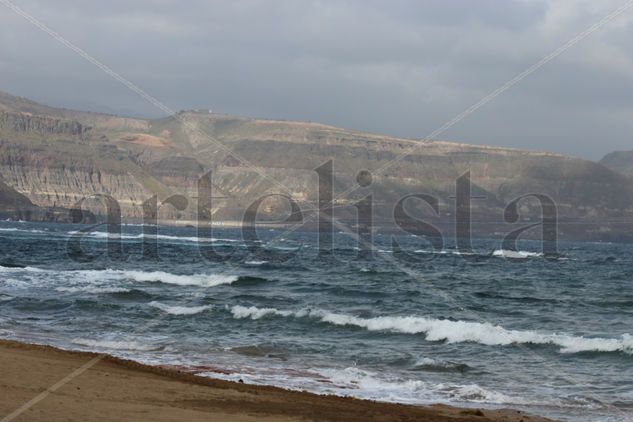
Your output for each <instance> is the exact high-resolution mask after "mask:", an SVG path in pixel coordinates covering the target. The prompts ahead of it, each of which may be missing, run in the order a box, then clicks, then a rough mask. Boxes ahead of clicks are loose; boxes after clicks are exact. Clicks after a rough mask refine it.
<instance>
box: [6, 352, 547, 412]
mask: <svg viewBox="0 0 633 422" xmlns="http://www.w3.org/2000/svg"><path fill="white" fill-rule="evenodd" d="M98 356H99V355H96V354H90V353H80V352H69V351H63V350H59V349H55V348H51V347H46V346H37V345H27V344H22V343H17V342H12V341H0V373H1V374H2V381H1V383H0V415H2V417H5V416H7V415H10V414H12V413H13V412H15V411H16V410H17V409H19V408H21V407H22V406H24V405H25V404H26V403H28V402H29V401H32V400H33V399H34V398H35V397H38V395H41V396H40V397H42V396H44V397H43V398H42V399H41V400H39V401H38V402H37V403H35V404H34V405H33V406H32V407H30V408H28V410H25V411H24V412H23V413H21V414H20V415H18V416H17V417H16V418H15V419H13V420H18V421H40V420H46V421H60V420H65V421H68V420H82V421H101V420H103V421H106V420H108V421H109V420H135V421H175V420H189V421H202V420H205V421H209V420H212V421H236V422H237V421H239V422H246V421H305V420H314V421H321V420H324V421H433V422H434V421H438V422H439V421H508V422H512V421H515V422H520V421H523V422H528V421H531V422H536V421H546V420H547V419H544V418H539V417H534V416H529V415H526V414H525V413H523V412H519V411H515V410H501V411H492V410H477V409H458V408H453V407H449V406H443V405H437V406H429V407H421V406H406V405H398V404H387V403H377V402H370V401H364V400H357V399H352V398H343V397H333V396H319V395H315V394H310V393H304V392H293V391H287V390H283V389H280V388H274V387H262V386H252V385H246V384H241V383H233V382H227V381H221V380H214V379H208V378H202V377H197V376H194V375H190V374H186V373H182V372H179V371H176V370H172V369H166V368H161V367H153V366H147V365H142V364H139V363H136V362H131V361H125V360H121V359H117V358H114V357H110V356H103V357H102V358H101V359H100V360H99V361H98V362H97V363H96V364H94V365H93V366H91V367H90V368H89V369H87V370H86V371H84V372H83V373H81V374H80V375H78V376H76V377H74V378H72V379H68V378H67V377H68V376H69V374H72V373H73V372H74V371H76V370H77V369H78V368H81V367H82V366H84V365H85V364H86V363H88V362H91V361H92V360H93V359H94V358H95V357H98ZM64 379H66V380H68V381H67V382H66V383H64V384H63V385H61V386H60V384H61V383H60V381H61V380H64ZM56 384H57V385H56ZM53 386H56V387H58V388H56V387H53ZM51 387H53V388H51ZM50 389H52V390H54V391H52V392H50V393H48V394H47V390H50ZM42 393H44V394H42ZM3 421H4V419H3Z"/></svg>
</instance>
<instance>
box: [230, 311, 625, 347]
mask: <svg viewBox="0 0 633 422" xmlns="http://www.w3.org/2000/svg"><path fill="white" fill-rule="evenodd" d="M230 311H231V314H232V315H233V317H234V318H236V319H245V318H250V319H254V320H255V319H260V318H264V317H269V316H280V317H294V318H305V317H308V318H312V319H317V320H318V321H319V322H323V323H328V324H332V325H337V326H354V327H359V328H364V329H366V330H368V331H383V332H392V333H402V334H424V335H425V336H426V340H427V341H445V342H447V343H466V342H470V343H479V344H484V345H487V346H509V345H513V344H540V345H554V346H559V347H560V349H559V351H560V352H561V353H581V352H623V353H627V354H633V336H631V335H630V334H623V335H622V336H621V337H620V338H588V337H582V336H573V335H570V334H558V333H541V332H538V331H533V330H508V329H505V328H503V327H501V326H499V325H493V324H491V323H487V322H485V323H480V322H472V321H451V320H445V319H435V318H426V317H419V316H395V317H389V316H384V317H375V318H360V317H356V316H353V315H346V314H336V313H332V312H328V311H324V310H319V309H301V310H299V311H282V310H278V309H275V308H256V307H254V306H251V307H244V306H239V305H238V306H233V307H232V308H230Z"/></svg>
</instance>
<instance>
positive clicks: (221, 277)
mask: <svg viewBox="0 0 633 422" xmlns="http://www.w3.org/2000/svg"><path fill="white" fill-rule="evenodd" d="M109 271H112V272H113V273H115V274H119V275H120V276H121V277H122V278H127V279H131V280H134V281H138V282H159V283H166V284H176V285H179V286H198V287H214V286H219V285H221V284H231V283H233V282H235V281H237V280H238V278H239V277H237V276H234V275H226V274H193V275H176V274H171V273H167V272H163V271H118V270H109Z"/></svg>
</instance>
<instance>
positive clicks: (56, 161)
mask: <svg viewBox="0 0 633 422" xmlns="http://www.w3.org/2000/svg"><path fill="white" fill-rule="evenodd" d="M397 157H400V158H399V159H398V161H397V163H396V164H395V165H391V164H390V162H391V161H392V160H393V159H396V158H397ZM328 160H333V167H334V195H335V196H336V195H337V194H339V193H341V192H343V191H345V190H346V189H348V188H350V187H354V186H356V185H357V182H356V176H357V174H358V172H359V171H361V170H369V171H370V172H372V174H373V177H372V181H373V182H372V184H371V187H370V188H368V189H358V190H356V191H355V192H354V193H352V194H351V195H348V196H346V197H343V198H340V199H338V200H337V201H336V206H337V209H338V210H337V213H339V214H340V215H341V216H342V217H343V218H346V219H353V217H354V215H355V209H354V208H353V207H350V205H351V204H353V203H355V202H356V201H358V200H359V199H361V198H362V197H364V196H365V195H367V194H368V192H371V193H372V195H373V196H374V200H375V201H376V209H375V214H376V221H377V222H378V224H383V223H385V224H386V223H387V221H388V220H389V219H390V218H391V214H392V210H393V205H394V204H395V202H396V201H397V200H398V199H399V198H401V197H402V196H404V195H407V194H411V193H428V194H433V195H435V196H437V197H438V198H439V199H440V217H439V218H444V219H445V220H447V221H448V219H450V218H451V216H452V214H453V213H454V211H453V209H452V208H453V207H454V204H453V202H454V201H453V199H452V196H453V195H454V191H455V180H456V178H458V177H459V176H460V175H462V174H464V173H465V172H467V171H470V172H471V180H472V183H473V191H474V193H475V194H476V195H477V196H478V197H482V198H485V199H478V200H476V201H474V202H473V206H474V207H475V209H474V213H475V214H476V215H478V216H479V217H480V218H484V219H491V220H493V219H494V220H495V221H501V220H502V215H503V207H504V205H505V204H507V203H508V202H509V201H511V200H513V199H515V198H517V197H519V196H521V195H525V194H530V193H540V194H547V195H549V196H551V197H552V198H553V199H555V200H556V202H557V204H558V206H559V211H560V213H561V215H562V216H563V217H564V218H567V219H585V221H596V222H599V221H600V220H601V219H605V218H607V217H608V218H624V217H626V216H627V215H628V213H629V212H630V209H631V207H632V204H633V189H632V186H633V185H632V184H631V180H630V179H629V178H628V177H627V176H625V175H623V174H620V173H617V172H615V171H613V170H611V169H609V168H607V167H606V166H604V165H602V164H599V163H593V162H589V161H585V160H581V159H578V158H571V157H566V156H562V155H558V154H551V153H546V152H531V151H522V150H514V149H506V148H493V147H486V146H474V145H465V144H458V143H451V142H443V141H420V140H415V139H401V138H393V137H388V136H382V135H375V134H369V133H363V132H358V131H352V130H346V129H341V128H336V127H332V126H327V125H322V124H316V123H307V122H288V121H273V120H259V119H249V118H241V117H234V116H226V115H219V114H210V113H208V112H199V111H187V112H180V113H178V114H177V115H174V116H170V117H167V118H163V119H156V120H141V119H130V118H124V117H118V116H109V115H101V114H96V113H85V112H75V111H71V110H61V109H55V108H50V107H46V106H43V105H39V104H37V103H34V102H32V101H29V100H26V99H23V98H19V97H13V96H10V95H8V94H0V178H2V179H3V180H4V181H5V182H6V183H7V184H8V185H10V186H12V187H13V188H15V190H16V191H17V192H19V193H20V194H22V195H25V196H27V197H28V198H29V199H30V200H31V201H32V202H33V203H34V204H35V205H38V206H43V207H52V206H55V207H72V206H76V205H77V204H78V203H79V202H80V201H81V202H82V203H83V204H84V206H85V207H86V208H87V209H90V210H92V211H94V212H96V213H101V214H102V213H104V208H103V205H102V203H101V202H100V201H99V200H98V198H97V199H95V195H98V194H106V195H110V196H112V197H114V198H115V199H117V201H119V203H120V204H121V206H122V212H123V215H124V217H135V218H138V217H141V215H142V211H141V205H142V203H143V201H145V200H146V199H148V198H150V197H151V196H152V195H154V194H156V195H158V197H159V198H160V199H161V200H163V199H165V198H167V197H169V196H170V195H175V194H179V195H183V196H184V197H186V199H187V202H188V207H187V208H186V209H185V210H176V209H175V208H173V207H169V206H167V207H164V209H162V210H161V216H162V217H163V218H168V219H173V220H178V219H181V220H189V219H194V218H195V216H196V202H197V196H198V193H197V192H196V182H197V180H198V178H199V177H200V176H201V175H202V174H204V173H205V172H206V171H208V170H213V178H214V190H215V192H214V196H215V197H216V198H214V201H213V207H212V209H211V210H210V212H211V214H213V216H214V218H216V219H220V220H239V219H241V217H242V215H243V212H244V210H245V208H246V207H247V206H248V205H249V204H250V203H252V202H253V201H254V200H255V199H257V198H258V197H260V196H261V195H264V194H270V193H283V194H285V195H288V196H290V197H292V198H293V199H295V200H296V201H297V202H298V203H299V204H300V205H301V206H302V208H306V209H312V208H314V204H315V201H316V197H317V186H318V184H317V178H316V173H315V172H314V169H315V168H317V167H318V166H320V165H322V164H323V163H325V162H326V161H328ZM247 162H248V163H250V165H249V164H247ZM254 167H255V168H254ZM262 174H263V175H266V176H267V177H262ZM537 205H538V204H535V203H533V202H529V201H528V202H526V203H525V204H524V205H523V207H522V208H521V210H522V211H521V212H522V213H523V215H524V216H526V218H536V217H538V216H539V215H540V208H539V207H538V206H537ZM261 210H262V214H263V218H264V219H266V218H268V219H270V220H274V219H279V218H281V217H282V216H286V215H287V211H288V210H287V205H286V204H285V203H284V201H280V200H273V199H270V200H268V201H267V202H266V203H265V204H263V206H262V208H261ZM418 212H420V213H421V214H423V215H424V214H425V215H432V214H433V213H431V212H430V209H428V207H423V206H419V207H418Z"/></svg>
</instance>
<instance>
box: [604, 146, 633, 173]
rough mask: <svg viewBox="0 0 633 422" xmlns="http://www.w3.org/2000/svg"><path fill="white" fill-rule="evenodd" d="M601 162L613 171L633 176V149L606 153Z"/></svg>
mask: <svg viewBox="0 0 633 422" xmlns="http://www.w3.org/2000/svg"><path fill="white" fill-rule="evenodd" d="M600 164H602V165H603V166H605V167H608V168H610V169H611V170H613V171H617V172H619V173H622V174H625V175H627V176H633V151H615V152H611V153H609V154H607V155H605V156H604V157H603V158H602V160H600Z"/></svg>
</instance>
